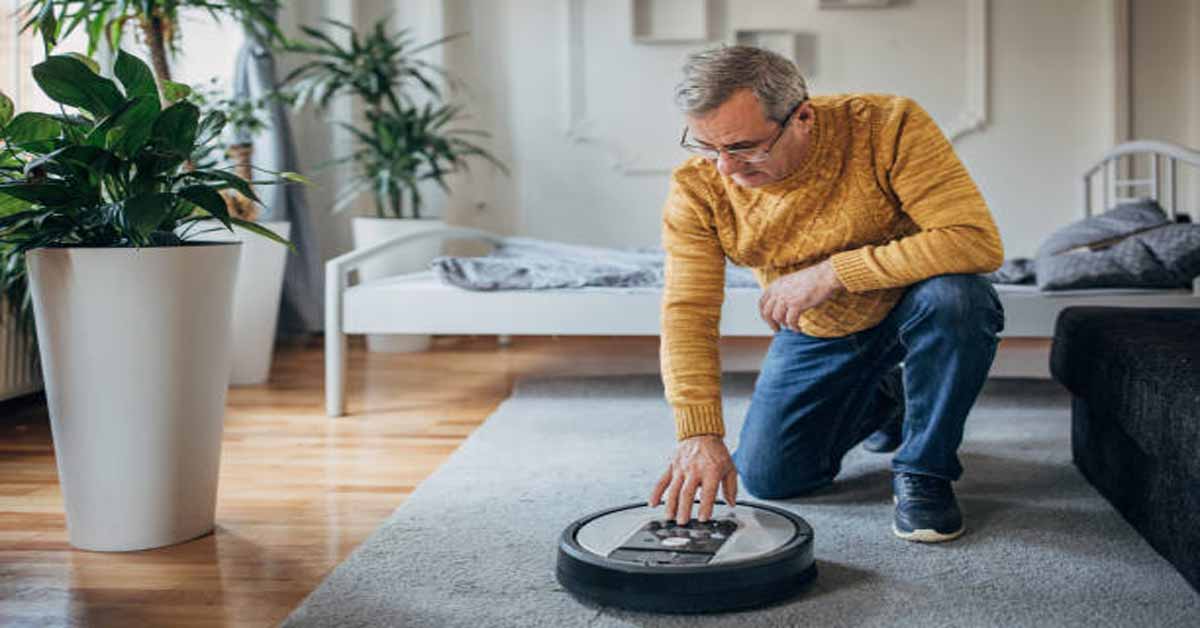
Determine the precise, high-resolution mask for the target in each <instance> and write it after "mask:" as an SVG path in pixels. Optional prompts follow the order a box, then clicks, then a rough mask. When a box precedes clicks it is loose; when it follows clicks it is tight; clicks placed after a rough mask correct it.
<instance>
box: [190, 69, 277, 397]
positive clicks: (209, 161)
mask: <svg viewBox="0 0 1200 628" xmlns="http://www.w3.org/2000/svg"><path fill="white" fill-rule="evenodd" d="M268 98H270V97H263V98H258V99H254V100H236V99H233V98H230V97H229V96H227V95H226V91H225V90H224V89H222V88H221V86H220V85H219V84H218V83H217V81H216V80H215V79H214V80H213V81H211V82H210V83H209V84H207V85H197V86H193V88H192V92H191V95H190V96H189V97H188V99H189V100H190V101H192V102H194V103H195V104H196V106H198V107H199V108H200V110H201V111H205V112H214V111H215V112H220V113H221V114H223V115H224V116H225V119H226V129H227V130H228V131H229V132H225V133H220V134H217V135H215V136H213V137H212V138H211V139H210V141H209V142H208V143H207V144H204V145H202V146H198V147H197V151H196V153H195V154H194V155H193V156H192V161H193V163H194V164H196V166H197V167H201V168H204V167H210V168H211V167H220V168H223V169H232V171H233V172H234V173H235V174H237V175H238V176H239V177H241V178H242V179H244V180H246V181H248V182H250V183H251V185H253V184H254V176H253V171H254V166H253V165H252V164H251V158H252V155H253V152H254V143H253V142H254V139H255V137H257V136H258V135H259V134H260V133H262V132H263V131H264V130H266V129H267V128H268V124H267V122H266V120H265V119H264V117H263V111H264V110H265V108H266V107H267V106H268V104H269V103H268ZM221 196H222V197H224V199H225V205H226V207H228V208H229V215H230V216H235V217H237V218H241V219H242V220H248V221H255V222H258V224H260V225H262V226H263V227H266V228H267V229H270V230H271V231H273V232H275V233H278V234H279V235H281V236H283V237H285V238H286V237H288V235H289V233H290V231H291V223H289V222H287V221H286V220H271V221H262V220H259V217H258V213H259V212H258V207H259V206H258V204H257V203H256V202H255V201H254V200H253V199H250V198H248V197H246V196H243V195H242V194H241V193H240V192H238V191H237V190H236V189H232V188H231V189H228V190H224V191H222V192H221ZM224 237H225V238H226V239H231V240H238V241H241V242H242V243H243V247H242V260H241V263H240V264H239V266H238V278H237V285H236V286H235V288H234V299H233V369H232V371H231V372H230V383H231V384H233V385H235V386H246V385H254V384H262V383H263V382H266V381H267V379H268V378H269V377H270V373H271V360H272V357H273V356H274V348H275V328H276V324H277V323H278V320H279V300H280V297H281V295H282V292H283V272H284V268H285V266H286V262H287V249H286V248H284V247H282V246H280V245H279V244H278V243H275V242H272V241H270V240H267V239H264V238H259V237H256V236H255V234H254V233H252V232H250V231H247V230H245V229H242V228H241V227H236V226H235V227H234V230H233V233H227V234H225V235H224Z"/></svg>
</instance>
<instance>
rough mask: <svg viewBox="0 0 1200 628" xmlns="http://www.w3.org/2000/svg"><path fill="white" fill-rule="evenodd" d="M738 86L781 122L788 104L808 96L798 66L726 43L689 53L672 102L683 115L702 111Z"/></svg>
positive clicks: (726, 97) (722, 100)
mask: <svg viewBox="0 0 1200 628" xmlns="http://www.w3.org/2000/svg"><path fill="white" fill-rule="evenodd" d="M741 89H750V90H751V91H753V92H754V95H755V96H757V97H758V101H759V102H760V103H762V106H763V109H764V113H765V114H766V115H767V117H768V118H770V119H772V120H775V121H777V122H782V121H783V118H784V116H786V115H787V114H788V111H790V110H791V108H792V107H794V106H795V105H796V103H799V102H801V101H803V100H806V99H807V98H808V85H807V84H806V83H805V81H804V76H803V75H801V74H800V69H799V68H797V67H796V64H795V63H792V62H791V61H790V60H788V59H787V58H785V57H784V56H782V55H780V54H778V53H774V52H771V51H770V50H764V49H762V48H755V47H753V46H727V47H722V48H713V49H711V50H705V51H704V52H698V53H695V54H693V55H689V56H688V58H687V61H686V62H685V63H684V64H683V80H682V81H680V83H679V85H677V86H676V87H675V104H676V105H677V106H678V107H679V109H680V110H681V111H683V113H684V114H686V115H703V114H706V113H708V112H710V111H712V110H714V109H716V108H717V107H720V106H721V105H722V104H724V103H725V101H727V100H729V98H730V97H731V96H733V94H734V92H737V91H738V90H741Z"/></svg>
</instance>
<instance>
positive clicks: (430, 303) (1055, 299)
mask: <svg viewBox="0 0 1200 628" xmlns="http://www.w3.org/2000/svg"><path fill="white" fill-rule="evenodd" d="M995 287H996V290H997V293H998V294H999V295H1000V300H1001V303H1002V304H1003V305H1004V310H1005V319H1006V323H1005V330H1004V332H1003V334H1002V335H1004V336H1028V337H1042V338H1048V337H1052V336H1053V335H1054V321H1055V319H1056V318H1057V317H1058V313H1059V312H1061V311H1062V310H1063V309H1064V308H1067V307H1071V306H1075V305H1103V306H1116V307H1122V306H1123V307H1200V298H1197V297H1196V296H1195V295H1194V294H1193V293H1192V291H1189V290H1147V289H1135V288H1120V289H1096V290H1064V291H1058V292H1042V291H1039V290H1038V289H1037V287H1036V286H1033V285H1012V284H996V285H995ZM759 295H760V291H759V289H758V288H728V289H727V290H726V298H725V304H724V307H723V309H722V314H721V334H722V335H724V336H770V335H771V334H772V331H771V329H770V327H768V326H767V325H766V323H764V322H763V321H762V319H761V318H759V315H758V298H759ZM661 298H662V290H661V288H657V287H636V288H630V287H586V288H571V289H557V290H499V291H491V292H481V291H473V290H465V289H463V288H459V287H456V286H452V285H448V284H445V283H443V282H441V281H440V280H439V279H438V278H437V277H436V276H435V275H434V274H433V273H432V272H431V271H426V272H419V273H411V274H405V275H397V276H394V277H387V278H383V279H376V280H372V281H368V282H365V283H361V284H358V285H355V286H351V287H350V288H348V289H347V290H346V293H345V300H344V309H343V312H344V320H343V329H344V331H345V332H346V333H352V334H353V333H359V334H361V333H380V334H386V333H394V334H511V335H524V334H529V335H582V336H587V335H606V336H607V335H630V336H655V335H658V333H659V311H660V308H661Z"/></svg>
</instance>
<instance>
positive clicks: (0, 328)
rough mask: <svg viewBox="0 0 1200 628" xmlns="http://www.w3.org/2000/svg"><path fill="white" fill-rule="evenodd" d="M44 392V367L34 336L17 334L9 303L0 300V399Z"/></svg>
mask: <svg viewBox="0 0 1200 628" xmlns="http://www.w3.org/2000/svg"><path fill="white" fill-rule="evenodd" d="M41 389H42V366H41V363H40V361H39V360H38V353H37V344H36V343H35V342H34V340H33V337H32V333H29V334H23V333H20V332H18V331H17V325H16V322H15V321H14V320H13V318H12V316H9V314H8V303H7V302H5V301H4V300H3V299H0V400H4V399H11V398H13V397H19V396H21V395H25V394H29V393H32V392H37V391H39V390H41Z"/></svg>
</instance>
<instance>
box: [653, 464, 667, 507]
mask: <svg viewBox="0 0 1200 628" xmlns="http://www.w3.org/2000/svg"><path fill="white" fill-rule="evenodd" d="M669 484H671V467H667V471H666V473H663V474H662V477H661V478H659V479H658V484H656V485H655V486H654V491H653V492H652V493H650V501H649V504H650V507H651V508H654V507H656V506H658V504H659V502H660V501H661V500H662V494H663V491H665V490H667V486H668V485H669Z"/></svg>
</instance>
